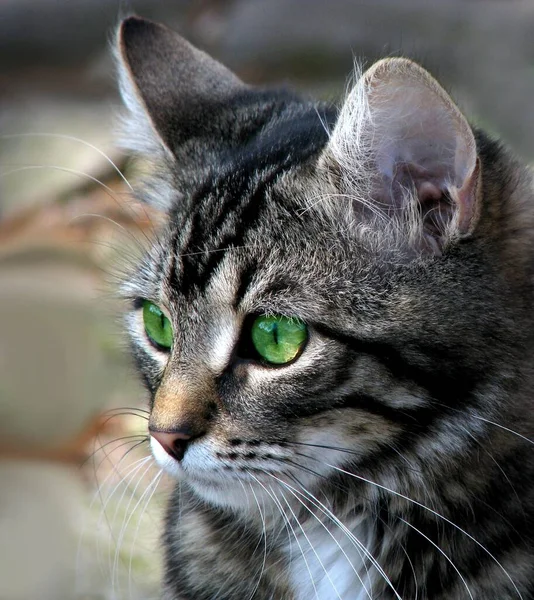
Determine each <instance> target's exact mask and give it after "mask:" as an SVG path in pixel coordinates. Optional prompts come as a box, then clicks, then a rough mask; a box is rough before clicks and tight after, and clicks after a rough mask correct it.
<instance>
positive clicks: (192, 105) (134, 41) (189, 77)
mask: <svg viewBox="0 0 534 600" xmlns="http://www.w3.org/2000/svg"><path fill="white" fill-rule="evenodd" d="M117 41H118V43H117V47H118V59H119V60H118V62H119V76H120V85H121V92H122V96H123V98H124V101H125V103H126V105H127V107H128V109H129V111H130V117H129V120H128V122H127V124H126V125H127V132H126V135H127V137H128V140H127V144H128V146H129V147H130V148H131V149H133V150H136V151H138V152H141V153H143V154H148V155H152V154H154V152H158V151H161V150H163V151H164V152H166V153H168V154H169V155H171V156H172V155H176V154H177V153H178V151H179V150H180V149H181V147H182V146H183V144H184V143H185V142H187V141H189V140H191V139H192V138H196V139H198V138H202V137H203V136H209V135H210V131H209V130H210V126H211V129H212V128H213V123H214V121H216V120H217V113H218V111H220V110H221V109H222V107H224V106H226V102H227V100H228V98H229V97H231V96H232V95H234V94H236V93H239V92H240V91H242V90H245V89H246V88H247V86H246V85H245V84H244V83H243V82H242V81H241V80H240V79H239V78H238V77H237V76H236V75H234V74H233V73H232V72H231V71H230V70H228V69H227V68H226V67H224V66H223V65H221V64H220V63H219V62H217V61H216V60H214V59H212V58H211V57H210V56H208V55H207V54H205V53H204V52H202V51H201V50H198V49H197V48H195V47H194V46H192V45H191V44H189V42H187V41H186V40H184V39H183V38H182V37H181V36H179V35H178V34H176V33H174V32H173V31H171V30H170V29H167V28H166V27H164V26H162V25H159V24H157V23H153V22H152V21H148V20H146V19H141V18H139V17H135V16H134V17H129V18H127V19H125V20H124V21H122V23H121V24H120V26H119V30H118V40H117ZM211 133H213V132H211Z"/></svg>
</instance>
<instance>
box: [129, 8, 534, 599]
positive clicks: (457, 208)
mask: <svg viewBox="0 0 534 600" xmlns="http://www.w3.org/2000/svg"><path fill="white" fill-rule="evenodd" d="M119 42H120V52H119V53H120V55H121V61H122V67H121V68H122V69H123V76H122V81H123V82H125V83H124V85H125V94H126V96H127V98H130V99H131V98H133V97H135V98H136V101H135V103H133V102H132V100H130V101H129V105H130V106H133V105H134V106H135V108H136V111H137V112H138V110H139V107H143V110H144V111H146V114H145V115H144V117H143V119H144V122H145V123H147V122H149V123H151V126H152V128H153V130H152V132H151V133H150V134H149V135H152V138H151V139H150V141H149V142H145V143H143V144H142V148H141V150H146V149H147V148H148V149H150V148H153V147H154V145H156V146H157V145H158V144H159V147H160V150H159V151H158V152H155V153H153V155H152V158H155V159H156V162H157V164H155V168H154V178H153V180H151V181H150V182H149V183H148V184H147V188H148V189H150V190H151V192H150V194H149V195H148V196H147V197H148V198H149V200H150V201H153V202H156V203H157V204H158V205H160V206H165V209H166V211H167V214H168V220H167V225H166V227H165V228H164V229H163V230H162V231H161V232H160V234H159V237H158V240H157V242H155V243H154V245H153V246H152V247H151V248H150V249H149V250H148V252H147V254H146V256H145V257H144V259H143V262H142V263H141V264H140V265H138V266H137V267H136V269H135V271H134V272H133V273H132V277H131V278H130V279H129V280H128V281H127V282H125V284H124V287H123V290H124V295H125V297H126V298H127V299H128V300H129V301H130V302H131V311H130V313H129V315H128V318H127V322H128V327H129V328H130V330H131V336H132V337H131V339H132V350H133V353H134V355H135V357H136V359H137V362H138V365H139V369H140V372H141V374H142V376H143V378H144V380H145V382H146V384H147V387H148V389H149V390H150V392H151V396H152V404H151V410H152V415H151V422H152V423H154V422H156V420H157V419H163V418H164V419H165V422H167V423H169V422H171V423H175V424H176V427H180V426H182V425H183V424H184V423H187V424H188V425H191V424H193V425H195V426H196V425H198V431H199V432H200V433H198V435H197V437H195V439H194V440H193V441H192V442H191V443H190V444H189V445H188V447H187V451H186V453H185V456H184V458H183V460H182V461H181V462H180V463H179V462H178V461H176V460H174V459H173V458H171V457H169V456H168V455H167V454H166V453H165V451H164V450H163V448H162V447H161V446H160V445H159V443H158V442H157V441H156V440H155V439H153V440H152V446H153V450H154V455H155V457H156V460H158V462H160V464H161V465H162V466H163V467H164V468H165V469H166V470H168V471H169V473H171V474H172V475H173V476H176V477H177V478H178V480H179V482H178V484H177V487H176V490H175V493H174V494H173V496H172V498H171V501H170V504H169V511H168V516H167V523H166V529H165V535H164V539H163V546H164V551H165V557H166V571H165V580H164V590H165V591H164V594H165V598H166V599H167V600H192V599H194V600H215V599H216V598H217V599H219V600H222V599H225V600H243V599H245V600H246V599H247V598H248V599H252V598H254V599H255V600H267V599H273V600H310V599H312V598H318V599H319V600H330V599H332V600H335V599H336V598H342V600H364V599H372V600H386V599H394V598H397V599H398V598H403V599H404V600H413V599H415V598H417V599H419V600H425V599H432V600H445V599H448V600H451V599H454V600H464V599H469V598H472V599H473V600H490V599H492V600H494V599H499V600H512V599H520V598H522V599H523V600H534V548H533V544H534V480H533V471H534V460H533V448H532V442H530V441H529V439H528V438H529V437H532V431H533V427H532V425H533V410H532V409H533V403H532V392H531V390H532V386H533V383H534V372H533V366H532V356H533V353H532V350H533V343H534V339H533V333H534V328H533V323H532V301H533V299H534V294H533V292H534V290H533V287H532V283H533V279H532V277H533V268H534V261H533V258H534V229H533V223H532V219H533V215H534V197H533V192H532V181H531V175H530V173H529V172H528V171H527V170H526V169H525V168H524V167H523V166H521V164H520V163H519V162H518V161H517V160H516V159H515V158H513V157H512V156H511V155H510V154H509V152H508V151H507V150H505V149H504V148H503V147H502V146H501V145H500V144H499V143H498V142H495V141H493V140H491V139H489V138H488V137H487V136H486V135H485V134H483V133H482V132H479V131H473V130H471V128H469V126H468V125H467V123H466V122H465V120H464V118H463V117H462V116H461V115H460V113H459V111H458V109H457V108H456V107H455V106H454V105H453V104H452V102H451V101H450V99H449V98H448V96H446V94H445V92H443V90H442V89H441V88H440V87H439V86H438V84H437V83H436V82H435V81H434V80H433V79H432V78H431V77H430V76H429V75H428V74H426V72H424V71H423V70H422V69H421V68H420V67H418V66H416V65H414V64H413V63H410V62H409V61H392V62H386V63H379V66H377V67H374V68H373V70H372V71H371V72H367V73H366V74H364V75H363V77H362V78H361V79H360V80H359V82H358V83H357V84H356V87H355V89H354V91H353V93H352V94H351V95H350V96H349V98H348V99H347V102H346V103H345V105H344V106H343V107H342V108H341V111H337V110H336V109H334V108H332V107H329V106H324V105H322V104H320V103H316V102H313V101H310V100H307V99H302V98H300V97H299V96H297V95H295V94H293V93H292V92H289V91H285V90H272V91H270V90H256V89H253V88H249V87H248V86H245V84H242V83H241V82H239V81H238V80H237V79H236V78H235V77H234V76H230V75H228V72H227V71H226V70H224V68H223V67H221V66H220V65H218V63H215V61H212V60H211V59H209V57H207V56H206V55H204V54H201V53H199V52H198V51H196V50H192V49H191V48H192V47H190V46H189V45H188V44H187V43H186V42H184V41H183V40H181V38H179V37H178V36H175V35H174V34H171V33H170V32H169V31H168V30H166V29H164V28H162V27H161V26H157V25H154V24H152V23H149V22H147V21H143V20H141V19H137V18H131V19H129V20H127V21H125V22H124V23H123V24H122V26H121V31H120V34H119ZM151 53H153V55H151ZM149 55H150V56H151V57H150V58H145V57H147V56H149ZM158 57H159V58H158ZM157 60H160V61H164V62H165V65H166V66H165V68H164V71H165V72H167V71H168V69H169V68H170V67H168V65H171V66H172V69H174V71H172V72H173V73H175V75H176V82H175V84H174V87H171V89H169V81H168V78H167V79H166V80H165V82H164V83H161V82H160V81H159V80H158V76H157ZM162 68H163V67H162ZM147 69H148V70H149V74H146V72H147ZM217 78H221V81H222V83H221V84H220V85H219V86H216V88H215V89H216V93H215V96H213V94H212V93H211V92H212V87H210V86H212V85H213V81H218V79H217ZM208 81H209V82H211V83H210V85H207V83H206V82H208ZM406 81H408V84H409V85H408V84H407V83H406ZM184 82H185V83H184ZM398 82H401V83H402V85H401V87H396V88H392V87H391V86H398V85H400V84H399V83H398ZM149 83H150V86H152V87H150V89H148V88H147V86H149ZM186 84H187V92H184V91H183V86H185V85H186ZM158 85H161V86H162V91H161V106H159V103H158ZM402 86H404V88H403V87H402ZM126 88H127V89H126ZM399 89H409V90H410V94H412V92H413V96H411V100H410V102H411V103H409V104H406V105H404V104H403V102H406V101H405V100H404V99H403V98H405V97H406V94H405V93H404V92H403V93H402V94H399V93H397V91H398V90H399ZM380 94H382V96H380ZM418 94H419V95H418ZM377 95H378V96H380V97H379V98H378V100H377ZM214 97H215V98H216V99H217V102H214V100H213V98H214ZM414 98H415V99H414ZM377 106H378V107H379V110H378V109H376V110H375V108H376V107H377ZM173 107H174V108H173ZM407 108H408V109H409V110H407ZM173 110H174V112H173ZM160 111H161V112H160ZM425 111H426V112H425ZM134 116H135V115H134ZM171 117H172V118H171ZM412 121H413V127H412ZM442 122H443V124H442ZM421 124H426V125H425V126H424V127H423V126H421ZM416 126H418V127H416ZM130 127H133V128H135V122H134V124H133V125H131V126H130ZM373 128H374V129H373ZM415 130H421V131H422V133H417V134H415V133H414V134H413V136H412V137H410V136H411V135H412V132H413V131H415ZM429 130H431V133H432V135H431V136H430V135H429V134H428V132H429ZM143 131H145V129H143ZM373 132H374V135H373ZM392 132H394V134H393V133H392ZM362 140H363V142H362ZM439 143H442V147H441V148H440V147H437V146H436V144H439ZM410 144H411V146H410V147H407V146H409V145H410ZM429 148H430V149H429ZM436 148H437V149H436ZM403 153H404V154H403ZM408 155H409V157H410V158H409V160H411V161H413V162H414V163H419V162H420V163H421V164H422V165H423V167H422V173H423V175H420V174H419V173H420V171H418V170H417V169H412V167H411V166H410V165H408V167H407V166H406V165H407V164H408V162H409V160H408V158H406V156H408ZM399 156H400V157H401V158H400V159H399ZM429 157H430V158H429ZM427 159H428V160H427ZM425 160H426V162H425ZM158 161H159V162H158ZM436 165H437V166H436ZM419 166H420V165H419ZM388 173H389V174H388ZM158 176H162V177H163V181H164V183H165V184H164V186H163V188H162V189H163V192H162V196H161V197H160V198H156V199H155V200H154V195H155V196H156V197H157V194H158V189H159V188H158ZM401 176H402V177H403V179H400V178H401ZM388 177H389V179H388ZM169 182H172V185H173V186H174V190H175V191H174V193H170V194H169V192H168V189H169ZM165 190H167V191H165ZM436 215H437V216H436ZM142 299H149V300H151V301H153V302H155V303H157V304H158V305H159V306H161V307H163V308H164V309H165V310H166V311H167V313H168V314H169V316H170V318H171V320H172V323H173V328H174V332H175V337H174V342H173V348H172V351H171V352H170V353H167V354H166V353H164V352H162V351H161V350H158V349H156V348H154V347H153V346H152V345H151V344H150V342H149V341H148V340H147V339H146V336H144V333H143V326H142V320H141V318H140V314H139V307H140V300H142ZM261 313H268V314H270V313H274V314H282V315H287V316H295V317H298V318H300V319H301V320H303V321H305V322H306V323H308V324H309V327H310V332H311V333H310V337H309V340H308V343H307V345H306V348H305V349H304V352H303V353H302V355H301V356H300V357H299V358H298V359H297V360H296V361H294V362H293V363H291V364H290V365H288V366H285V367H279V368H268V367H265V366H264V365H261V364H258V363H257V362H256V361H254V360H253V359H252V358H251V357H250V356H249V355H248V354H247V351H246V338H247V335H248V327H249V325H248V323H249V320H250V315H257V314H261ZM162 389H166V390H175V392H173V393H174V394H175V396H172V395H171V396H169V393H170V392H168V393H167V396H166V402H165V406H164V407H163V405H162V404H161V403H158V402H157V400H156V399H157V397H158V396H157V394H158V390H159V391H160V394H161V390H162ZM174 397H175V401H173V398H174ZM169 398H170V400H169ZM163 412H165V414H164V415H163V414H162V413H163Z"/></svg>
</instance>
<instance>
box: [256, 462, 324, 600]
mask: <svg viewBox="0 0 534 600" xmlns="http://www.w3.org/2000/svg"><path fill="white" fill-rule="evenodd" d="M249 475H250V476H251V477H252V478H253V479H254V480H255V481H256V482H257V483H258V485H260V486H261V487H262V488H263V489H264V490H265V491H266V492H267V494H269V492H268V491H267V488H266V487H265V486H264V485H263V484H262V483H261V481H260V480H259V479H258V478H257V477H256V476H255V475H254V474H252V473H249ZM271 491H272V495H271V494H269V495H270V496H271V498H272V499H273V502H274V503H275V504H276V506H278V509H279V510H280V514H281V515H282V518H283V519H284V521H285V522H286V524H287V525H286V527H287V526H289V527H290V528H291V532H292V533H293V537H294V538H295V541H296V542H297V546H298V547H299V550H300V554H301V556H302V558H303V560H304V564H305V565H306V569H307V571H308V574H309V576H310V582H311V584H312V587H313V590H314V592H315V597H316V598H317V599H319V594H318V592H317V588H316V587H315V582H314V580H313V575H312V572H311V569H310V565H309V563H308V560H307V558H306V553H305V552H304V550H303V549H302V546H301V544H300V542H299V539H298V536H297V534H296V532H295V529H294V528H293V525H292V524H291V521H290V519H289V517H288V516H287V515H286V513H285V511H284V509H283V506H282V503H281V502H280V501H279V500H278V498H276V494H275V493H274V491H273V490H272V488H271ZM281 494H282V498H284V501H285V502H286V503H287V500H286V499H285V497H284V494H283V492H282V491H281Z"/></svg>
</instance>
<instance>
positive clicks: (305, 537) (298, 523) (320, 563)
mask: <svg viewBox="0 0 534 600" xmlns="http://www.w3.org/2000/svg"><path fill="white" fill-rule="evenodd" d="M270 475H272V473H270ZM275 479H277V478H276V477H275ZM282 498H283V499H284V502H285V503H286V505H287V508H288V509H289V512H290V513H291V514H292V516H293V519H295V522H296V524H297V525H298V527H299V529H300V530H301V531H302V535H303V536H304V539H305V540H306V541H307V542H308V545H309V547H310V548H311V551H312V552H313V553H314V554H315V558H316V559H317V562H318V563H319V565H320V566H321V568H322V569H323V571H324V574H325V575H326V578H327V579H328V581H329V582H330V585H331V586H332V589H333V590H334V592H335V594H336V596H337V597H338V598H339V600H343V598H341V596H340V595H339V592H338V591H337V588H336V586H335V584H334V582H333V581H332V578H331V577H330V574H329V573H328V570H327V569H326V567H325V566H324V564H323V561H322V560H321V559H320V557H319V554H317V551H316V550H315V548H314V546H313V544H312V543H311V541H310V538H309V537H308V536H307V535H306V532H305V531H304V527H302V525H301V524H300V521H299V520H298V518H297V515H296V514H295V512H294V511H293V509H292V508H291V505H290V504H289V502H288V501H287V498H286V497H285V496H282Z"/></svg>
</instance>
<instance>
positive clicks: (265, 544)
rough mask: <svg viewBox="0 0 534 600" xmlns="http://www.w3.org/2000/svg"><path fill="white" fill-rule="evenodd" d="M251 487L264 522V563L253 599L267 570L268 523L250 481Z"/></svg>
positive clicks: (251, 596) (250, 599)
mask: <svg viewBox="0 0 534 600" xmlns="http://www.w3.org/2000/svg"><path fill="white" fill-rule="evenodd" d="M249 487H250V491H251V492H252V495H253V496H254V500H255V501H256V505H257V507H258V512H259V513H260V517H261V524H262V528H263V531H262V535H263V563H262V565H261V569H260V576H259V577H258V581H257V582H256V585H255V586H254V589H253V590H252V594H251V595H250V597H249V600H252V598H254V596H255V594H256V591H257V590H258V588H259V586H260V583H261V578H262V577H263V573H264V571H265V564H266V563H267V525H266V523H265V515H264V513H263V511H262V510H261V508H260V503H259V501H258V497H257V496H256V492H255V491H254V488H253V487H252V484H251V483H250V482H249Z"/></svg>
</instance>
